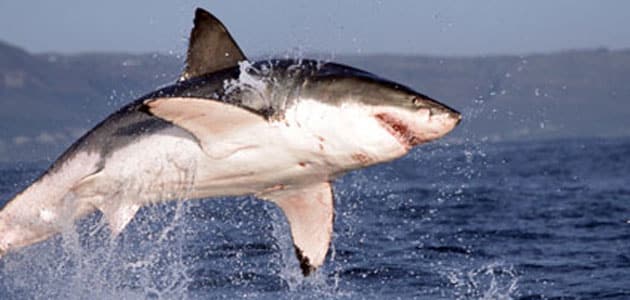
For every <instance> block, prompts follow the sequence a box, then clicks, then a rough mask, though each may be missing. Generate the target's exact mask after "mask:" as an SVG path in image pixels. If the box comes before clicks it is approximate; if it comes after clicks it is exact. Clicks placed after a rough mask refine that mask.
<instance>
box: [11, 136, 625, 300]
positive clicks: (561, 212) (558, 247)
mask: <svg viewBox="0 0 630 300" xmlns="http://www.w3.org/2000/svg"><path fill="white" fill-rule="evenodd" d="M45 168H46V164H45V163H44V164H41V163H39V164H33V163H29V164H26V163H15V164H4V165H0V202H4V201H6V200H7V199H8V198H9V197H10V196H11V195H13V194H14V193H16V192H18V191H19V190H20V189H21V188H23V187H24V186H26V185H28V184H29V182H30V181H32V180H33V179H34V178H35V177H36V176H37V175H38V174H40V173H41V172H42V171H43V170H44V169H45ZM335 188H336V191H335V195H336V203H337V206H336V219H335V225H334V227H335V233H334V241H333V244H332V249H331V251H330V253H329V256H328V259H327V261H326V263H325V265H324V267H323V268H322V269H320V270H319V271H318V272H317V273H316V274H315V275H314V276H311V277H308V278H303V277H302V275H301V273H300V271H299V267H298V264H297V260H296V259H295V257H294V252H293V247H292V243H291V238H290V235H289V230H288V226H287V224H286V221H285V219H284V216H283V215H282V213H281V212H280V211H279V210H278V209H277V208H275V207H274V206H273V205H272V204H270V203H267V202H263V201H258V200H255V199H253V198H249V197H241V198H222V199H208V200H201V201H188V202H173V203H169V204H166V205H157V206H152V207H148V208H145V209H143V210H141V211H140V213H139V214H138V215H137V216H136V218H135V219H134V220H133V221H132V223H131V224H130V226H128V227H127V228H126V230H125V231H124V232H123V233H122V235H121V236H119V237H117V238H115V239H112V238H110V236H109V231H108V229H107V227H106V225H105V223H104V221H102V220H101V216H100V215H98V214H95V215H92V216H90V217H88V218H86V219H85V220H83V221H81V222H79V223H78V224H76V226H75V227H73V228H69V229H68V230H66V231H65V232H64V233H63V234H62V235H60V236H57V237H56V238H54V239H52V240H50V241H47V242H45V243H41V244H37V245H35V246H32V247H29V248H27V249H24V250H23V251H19V252H17V253H12V254H9V255H7V256H6V257H4V258H3V259H2V260H0V298H2V299H237V298H247V299H630V139H574V140H554V141H537V142H532V141H527V142H526V141H521V142H502V143H472V142H470V143H464V144H447V143H437V144H431V145H426V146H423V147H419V148H418V149H415V150H414V151H413V152H412V153H411V154H410V155H409V156H407V157H405V158H403V159H400V160H398V161H395V162H392V163H389V164H384V165H380V166H376V167H373V168H370V169H366V170H362V171H357V172H353V173H350V174H348V175H346V176H344V177H342V178H340V179H339V180H337V181H336V182H335ZM45 196H46V195H42V197H45Z"/></svg>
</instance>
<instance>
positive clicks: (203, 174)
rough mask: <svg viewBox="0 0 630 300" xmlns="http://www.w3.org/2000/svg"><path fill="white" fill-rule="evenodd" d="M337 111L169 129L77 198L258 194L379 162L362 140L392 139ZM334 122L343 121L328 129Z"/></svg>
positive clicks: (303, 110) (115, 163)
mask: <svg viewBox="0 0 630 300" xmlns="http://www.w3.org/2000/svg"><path fill="white" fill-rule="evenodd" d="M307 103H308V102H307ZM337 111H338V110H330V109H329V108H327V107H324V108H322V107H320V106H318V105H311V106H307V105H302V106H298V107H297V108H295V109H293V110H290V111H288V112H287V114H286V118H285V119H284V120H279V121H266V120H263V119H260V121H256V122H249V123H247V126H240V127H238V128H230V130H226V131H225V132H227V134H216V132H223V131H224V130H225V128H220V124H219V125H217V124H214V123H209V125H208V126H209V127H211V126H214V128H208V134H207V135H203V134H200V133H197V134H196V136H195V137H196V139H197V140H193V139H191V138H190V136H189V135H187V134H186V132H185V131H184V130H183V129H181V128H178V127H172V128H168V129H165V130H164V131H163V132H160V133H154V134H151V135H148V136H145V137H142V138H140V139H139V140H138V141H137V142H135V143H132V144H130V145H127V146H125V147H123V148H121V149H118V150H116V151H115V152H113V153H112V154H111V156H110V157H109V158H107V161H106V163H105V169H103V170H102V171H101V172H100V173H99V174H98V175H97V176H95V178H93V180H92V179H91V180H88V181H86V182H85V184H83V186H82V187H81V188H80V189H79V190H81V191H82V196H83V197H90V195H93V196H96V195H98V196H105V197H106V198H109V197H119V196H121V194H120V193H121V192H120V191H125V192H124V193H125V195H126V196H132V197H133V198H134V199H136V200H134V201H138V202H139V204H145V203H150V202H155V201H165V200H173V199H189V198H205V197H215V196H226V195H246V194H259V193H264V192H268V191H274V190H277V189H283V188H286V187H290V186H299V185H304V184H308V183H311V182H312V183H315V182H325V181H330V180H331V179H333V178H334V177H335V176H336V175H338V174H340V173H342V172H344V171H347V170H350V169H354V168H358V167H362V166H365V165H369V164H371V163H373V162H375V161H380V160H382V158H380V157H377V153H378V152H377V151H373V149H371V148H370V147H369V145H374V144H377V143H365V139H366V138H369V139H374V140H375V141H377V140H378V139H383V140H387V139H392V138H391V136H389V135H388V134H387V133H386V132H384V131H383V130H382V129H381V127H380V125H379V124H378V123H377V122H375V121H374V119H373V118H368V117H366V118H360V116H357V118H354V119H353V120H352V122H348V123H344V122H343V121H339V120H340V118H341V116H337V115H336V114H337ZM357 114H358V113H357ZM362 119H363V121H359V122H357V120H362ZM298 120H299V121H298ZM332 120H335V121H336V122H335V124H341V126H331V125H330V124H333V122H331V121H332ZM357 132H364V133H365V136H358V135H357ZM391 151H399V149H397V148H392V149H391Z"/></svg>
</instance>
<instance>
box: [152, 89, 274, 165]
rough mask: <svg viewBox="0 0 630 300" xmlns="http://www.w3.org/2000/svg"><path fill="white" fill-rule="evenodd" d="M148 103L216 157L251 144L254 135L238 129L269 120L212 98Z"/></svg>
mask: <svg viewBox="0 0 630 300" xmlns="http://www.w3.org/2000/svg"><path fill="white" fill-rule="evenodd" d="M145 105H146V106H147V108H148V111H149V112H150V113H151V114H153V115H154V116H156V117H159V118H162V119H164V120H167V121H169V122H171V123H173V124H175V125H177V126H179V127H181V128H183V129H186V130H187V131H188V132H190V133H191V134H192V135H193V136H194V137H195V138H196V139H197V142H198V143H199V144H200V145H201V147H202V148H203V150H204V152H205V153H206V154H207V155H208V156H210V157H212V158H215V159H222V158H225V157H227V156H230V155H232V154H234V153H236V152H237V151H239V150H241V149H245V148H250V147H252V145H251V137H250V136H249V135H246V134H238V132H239V130H241V129H245V128H248V127H250V126H254V125H255V123H262V122H266V121H265V119H264V118H263V117H261V116H260V115H257V114H255V113H253V112H251V111H248V110H246V109H243V108H240V107H238V106H234V105H230V104H227V103H223V102H220V101H215V100H210V99H200V98H178V97H174V98H157V99H151V100H148V101H147V102H146V103H145ZM239 137H240V138H239Z"/></svg>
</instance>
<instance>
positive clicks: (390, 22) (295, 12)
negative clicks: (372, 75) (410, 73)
mask: <svg viewBox="0 0 630 300" xmlns="http://www.w3.org/2000/svg"><path fill="white" fill-rule="evenodd" d="M197 6H200V7H204V8H206V9H208V10H209V11H210V12H212V13H214V14H215V15H216V16H218V17H219V18H220V19H221V20H222V21H223V22H224V23H225V24H226V25H227V27H228V29H229V30H230V31H231V32H232V34H233V36H234V37H235V39H236V40H237V41H238V42H239V44H240V45H241V46H242V48H243V49H244V51H245V52H246V53H248V54H249V55H250V56H253V55H262V54H272V53H283V52H284V53H286V52H289V51H295V50H294V49H296V48H297V49H301V50H302V51H305V52H322V53H330V54H338V53H384V52H393V53H406V54H437V55H461V54H463V55H476V54H489V53H506V54H507V53H518V54H525V53H531V52H548V51H557V50H562V49H570V48H595V47H607V48H612V49H617V48H630V1H624V0H606V1H602V0H592V1H584V0H582V1H581V0H522V1H510V0H475V1H472V0H467V1H465V0H461V1H455V0H439V1H419V0H405V1H377V0H352V1H322V0H318V1H306V0H274V1H254V0H251V1H238V0H223V1H191V0H178V1H127V0H107V1H88V0H60V1H50V0H0V40H4V41H6V42H9V43H12V44H15V45H18V46H21V47H24V48H26V49H27V50H29V51H31V52H43V51H57V52H80V51H112V50H113V51H125V52H148V51H160V52H169V51H172V52H176V53H182V52H184V49H185V45H186V37H187V35H188V32H189V30H190V27H191V25H192V15H193V10H194V8H195V7H197ZM292 49H293V50H292Z"/></svg>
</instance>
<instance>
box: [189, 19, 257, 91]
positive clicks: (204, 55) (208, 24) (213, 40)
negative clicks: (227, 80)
mask: <svg viewBox="0 0 630 300" xmlns="http://www.w3.org/2000/svg"><path fill="white" fill-rule="evenodd" d="M194 24H195V25H194V27H193V29H192V31H191V32H190V40H189V44H188V54H187V57H186V68H185V69H184V73H183V74H182V76H181V78H180V80H186V79H189V78H192V77H196V76H199V75H203V74H208V73H212V72H216V71H219V70H222V69H225V68H229V67H234V66H237V65H238V62H240V61H243V60H246V59H247V58H246V57H245V55H244V54H243V51H241V48H239V47H238V45H237V44H236V42H235V41H234V39H233V38H232V36H231V35H230V33H229V32H228V31H227V29H225V26H223V24H222V23H221V21H219V20H218V19H217V18H216V17H215V16H213V15H212V14H210V13H209V12H207V11H205V10H204V9H201V8H197V10H196V11H195V21H194Z"/></svg>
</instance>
